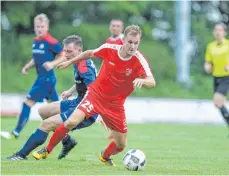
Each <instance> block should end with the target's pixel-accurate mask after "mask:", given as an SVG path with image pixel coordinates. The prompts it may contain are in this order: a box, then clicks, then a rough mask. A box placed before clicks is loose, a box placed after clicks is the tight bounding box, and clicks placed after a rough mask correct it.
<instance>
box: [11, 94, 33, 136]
mask: <svg viewBox="0 0 229 176" xmlns="http://www.w3.org/2000/svg"><path fill="white" fill-rule="evenodd" d="M34 104H35V101H33V100H31V99H27V98H26V99H25V101H24V102H23V104H22V110H21V113H20V115H19V117H18V122H17V126H16V128H15V129H14V130H13V131H12V137H14V138H18V137H19V135H20V132H21V130H22V129H23V128H24V126H25V125H26V123H27V122H28V119H29V115H30V111H31V107H32V106H33V105H34Z"/></svg>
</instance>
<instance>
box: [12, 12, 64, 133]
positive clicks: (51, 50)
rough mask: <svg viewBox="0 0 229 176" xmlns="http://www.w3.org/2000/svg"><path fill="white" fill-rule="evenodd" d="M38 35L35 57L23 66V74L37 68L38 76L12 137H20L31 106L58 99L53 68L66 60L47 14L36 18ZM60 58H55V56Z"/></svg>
mask: <svg viewBox="0 0 229 176" xmlns="http://www.w3.org/2000/svg"><path fill="white" fill-rule="evenodd" d="M34 30H35V34H36V37H35V38H34V41H33V45H32V52H33V58H32V59H31V60H30V61H29V62H28V63H27V64H26V65H25V66H24V67H23V68H22V74H24V75H27V74H28V70H29V69H30V68H32V67H35V68H36V71H37V78H36V80H35V82H34V84H33V86H32V88H31V90H30V91H29V93H28V95H27V96H26V99H25V100H24V102H23V105H22V111H21V113H20V115H19V119H18V123H17V126H16V128H15V129H14V130H13V131H12V135H11V138H18V137H19V134H20V132H21V131H22V129H23V128H24V126H25V125H26V123H27V122H28V119H29V115H30V111H31V107H32V106H33V105H34V104H35V103H36V102H43V99H44V98H45V99H47V100H50V101H58V94H57V92H56V89H55V86H56V76H55V73H54V70H53V68H54V67H55V66H56V65H57V64H59V63H60V62H63V61H65V57H64V56H63V53H62V51H63V49H62V47H61V45H60V43H59V42H58V41H57V40H56V39H55V38H54V37H52V36H51V35H50V34H49V33H48V30H49V19H48V17H47V16H46V15H45V14H39V15H37V16H36V17H35V18H34ZM56 56H58V58H57V59H56V60H55V57H56Z"/></svg>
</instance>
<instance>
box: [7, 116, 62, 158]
mask: <svg viewBox="0 0 229 176" xmlns="http://www.w3.org/2000/svg"><path fill="white" fill-rule="evenodd" d="M61 123H63V121H62V119H61V117H60V115H55V116H52V117H50V118H48V119H45V120H44V121H42V122H41V124H40V126H39V128H38V129H37V130H36V131H35V132H34V133H33V134H32V135H31V136H30V137H29V139H28V140H27V141H26V143H25V144H24V146H23V147H22V148H21V149H20V150H19V151H18V152H16V154H14V155H12V156H10V157H7V158H6V160H24V159H27V158H26V156H27V155H29V154H30V152H31V151H33V150H34V149H35V148H36V147H38V146H39V145H42V144H43V143H44V142H45V141H46V139H47V137H48V133H49V132H50V131H52V130H54V129H55V128H56V127H57V126H58V125H60V124H61Z"/></svg>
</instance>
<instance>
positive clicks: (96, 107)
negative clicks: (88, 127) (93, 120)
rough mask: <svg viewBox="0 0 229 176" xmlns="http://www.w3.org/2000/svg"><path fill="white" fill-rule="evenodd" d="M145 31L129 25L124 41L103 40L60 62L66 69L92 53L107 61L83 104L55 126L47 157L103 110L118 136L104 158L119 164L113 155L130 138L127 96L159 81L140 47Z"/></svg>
mask: <svg viewBox="0 0 229 176" xmlns="http://www.w3.org/2000/svg"><path fill="white" fill-rule="evenodd" d="M141 35H142V32H141V29H140V27H139V26H136V25H132V26H128V27H127V28H126V29H125V31H124V38H123V45H115V44H103V45H102V46H100V47H99V48H98V49H95V50H87V51H85V52H83V53H81V54H80V55H79V56H77V57H76V58H74V59H73V60H69V61H66V62H63V63H61V64H59V65H58V68H61V69H65V68H67V67H69V66H70V65H71V64H73V63H78V62H79V61H82V60H85V59H87V58H92V57H99V58H101V59H103V61H104V64H103V65H102V69H101V71H100V73H99V75H98V77H97V79H96V81H94V82H93V83H91V84H90V85H89V86H88V91H87V93H86V95H85V96H84V98H83V100H82V101H81V103H80V104H79V106H78V107H77V108H76V109H75V111H74V112H73V113H72V114H71V116H70V117H69V119H67V120H66V121H65V122H64V123H63V124H62V125H60V126H59V127H58V128H57V129H56V130H55V132H54V134H53V135H52V137H51V139H50V141H49V144H48V145H47V147H46V151H45V152H38V153H40V155H42V156H43V158H47V156H48V154H49V153H50V152H51V151H52V150H53V148H54V147H55V146H56V145H57V144H58V143H59V142H60V141H61V140H62V139H63V138H64V137H65V135H66V134H68V133H69V131H71V130H72V129H73V128H74V127H75V126H77V125H78V124H79V123H80V122H81V121H83V120H84V119H85V118H89V117H91V116H93V115H94V114H100V115H101V116H102V118H103V121H104V123H105V124H106V125H107V127H108V128H109V129H111V130H112V136H114V140H113V141H112V142H111V143H110V144H109V145H108V146H107V148H106V149H105V150H104V151H103V152H101V154H100V160H101V161H102V162H103V163H105V164H106V165H109V166H114V165H115V164H114V163H113V161H112V159H111V158H110V156H111V155H115V154H117V153H119V152H121V151H123V149H124V148H125V146H126V140H127V124H126V116H125V109H124V102H125V100H126V98H127V97H128V96H129V95H130V94H131V93H132V92H133V90H134V89H135V88H141V87H142V86H143V87H148V88H153V87H155V85H156V83H155V80H154V77H153V74H152V72H151V70H150V67H149V64H148V62H147V59H146V58H145V57H144V56H143V55H142V54H141V53H140V52H139V51H138V50H137V49H138V46H139V44H140V41H141ZM42 150H43V149H42Z"/></svg>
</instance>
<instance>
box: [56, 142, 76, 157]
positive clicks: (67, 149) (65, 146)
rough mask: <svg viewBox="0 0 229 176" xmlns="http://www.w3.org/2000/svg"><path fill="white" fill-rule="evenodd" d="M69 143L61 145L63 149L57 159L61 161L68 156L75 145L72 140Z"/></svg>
mask: <svg viewBox="0 0 229 176" xmlns="http://www.w3.org/2000/svg"><path fill="white" fill-rule="evenodd" d="M69 141H70V142H67V143H66V144H63V148H62V150H61V152H60V154H59V156H58V159H62V158H64V157H66V156H67V155H68V153H69V152H70V151H71V150H72V149H73V148H74V147H75V146H76V145H77V142H76V141H75V140H74V139H70V140H69Z"/></svg>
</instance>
